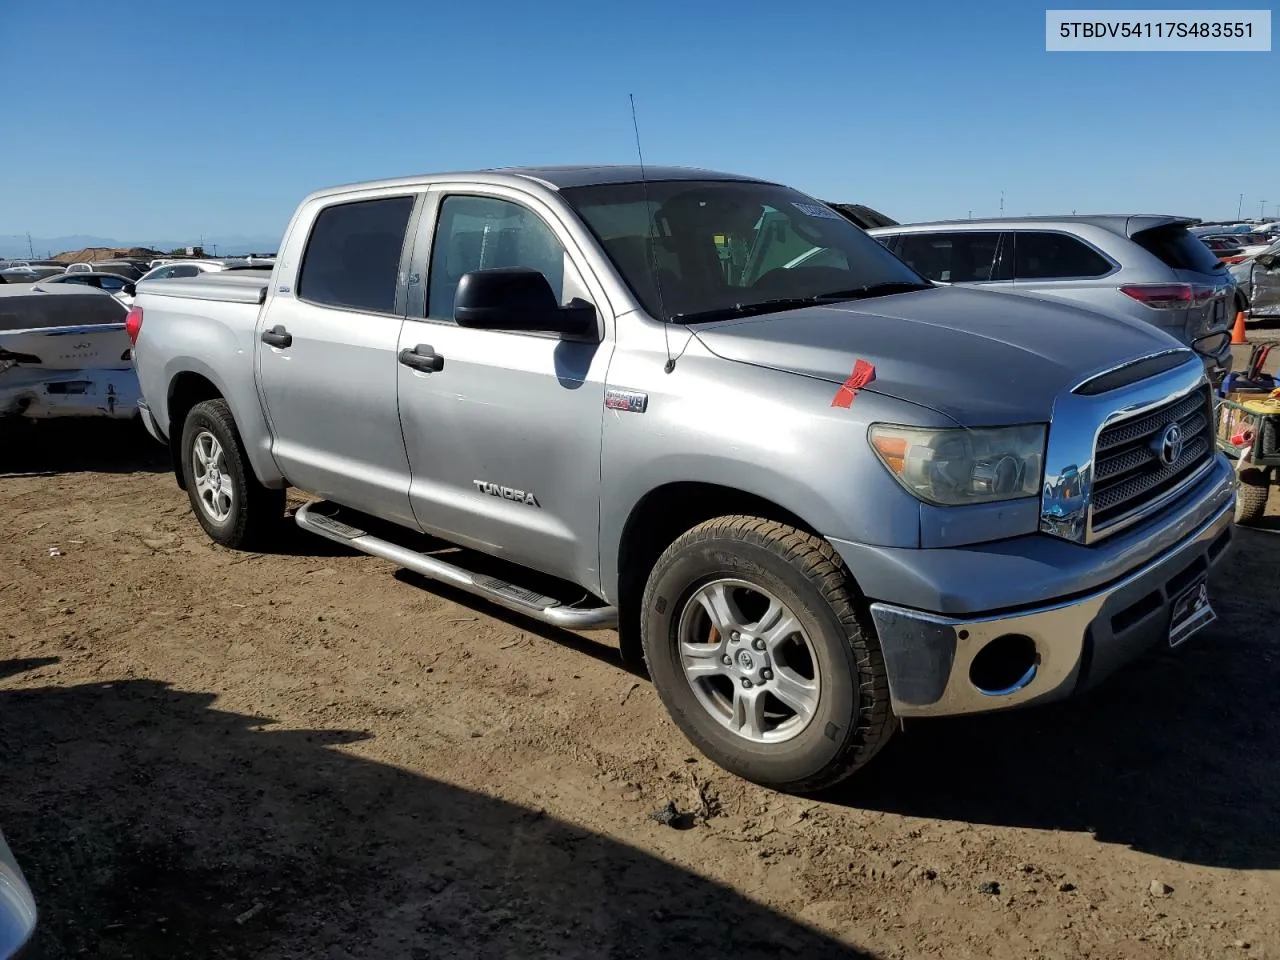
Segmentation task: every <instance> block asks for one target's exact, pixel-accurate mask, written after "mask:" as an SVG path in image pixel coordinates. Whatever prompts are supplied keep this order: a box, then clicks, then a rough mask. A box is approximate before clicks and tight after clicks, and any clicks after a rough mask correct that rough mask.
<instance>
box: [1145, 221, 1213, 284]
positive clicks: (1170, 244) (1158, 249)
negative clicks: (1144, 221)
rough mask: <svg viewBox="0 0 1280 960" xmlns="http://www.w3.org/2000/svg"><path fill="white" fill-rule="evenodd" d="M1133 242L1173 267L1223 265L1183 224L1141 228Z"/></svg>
mask: <svg viewBox="0 0 1280 960" xmlns="http://www.w3.org/2000/svg"><path fill="white" fill-rule="evenodd" d="M1133 242H1134V243H1136V244H1137V245H1138V246H1140V247H1142V249H1143V250H1146V251H1147V253H1150V254H1151V255H1152V256H1155V257H1157V258H1159V260H1160V262H1161V263H1163V264H1164V265H1165V266H1167V267H1172V268H1173V269H1174V270H1194V271H1196V272H1197V273H1217V272H1218V271H1220V270H1221V269H1222V267H1221V266H1219V264H1218V258H1217V256H1215V255H1214V253H1213V251H1212V250H1210V249H1209V248H1208V247H1207V246H1205V245H1204V244H1203V243H1201V242H1200V240H1199V239H1198V238H1197V237H1196V236H1195V235H1193V234H1192V233H1191V232H1190V231H1189V230H1188V229H1187V228H1186V227H1179V226H1173V227H1155V228H1154V229H1151V230H1140V231H1138V232H1137V233H1135V234H1134V235H1133Z"/></svg>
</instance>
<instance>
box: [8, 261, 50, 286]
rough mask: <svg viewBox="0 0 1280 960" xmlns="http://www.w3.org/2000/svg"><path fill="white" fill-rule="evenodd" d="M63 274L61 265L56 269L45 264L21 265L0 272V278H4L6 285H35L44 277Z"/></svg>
mask: <svg viewBox="0 0 1280 960" xmlns="http://www.w3.org/2000/svg"><path fill="white" fill-rule="evenodd" d="M65 272H66V267H65V266H64V265H62V264H59V265H58V266H56V267H54V266H48V265H46V264H23V265H21V266H14V267H6V268H5V269H4V270H0V276H3V277H4V279H5V282H6V283H35V282H36V281H37V280H43V279H44V278H45V277H57V276H60V275H61V274H63V273H65Z"/></svg>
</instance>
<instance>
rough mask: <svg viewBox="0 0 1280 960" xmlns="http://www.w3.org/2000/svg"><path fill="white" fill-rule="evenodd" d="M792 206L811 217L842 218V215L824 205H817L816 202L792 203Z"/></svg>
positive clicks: (824, 218) (823, 218)
mask: <svg viewBox="0 0 1280 960" xmlns="http://www.w3.org/2000/svg"><path fill="white" fill-rule="evenodd" d="M791 205H792V206H793V207H795V208H796V209H797V210H799V211H800V212H801V213H803V214H807V215H808V216H811V217H818V218H820V219H822V220H843V219H844V217H842V216H840V214H838V213H836V212H835V211H834V210H828V209H827V208H826V207H823V206H819V205H818V204H816V203H792V204H791Z"/></svg>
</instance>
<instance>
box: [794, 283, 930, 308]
mask: <svg viewBox="0 0 1280 960" xmlns="http://www.w3.org/2000/svg"><path fill="white" fill-rule="evenodd" d="M932 287H933V284H932V283H916V282H915V281H912V280H893V281H889V282H886V283H869V284H867V285H866V286H865V287H852V288H850V289H848V290H836V291H833V292H832V293H824V294H822V295H821V296H820V297H817V298H816V300H817V301H818V302H819V303H834V302H838V301H840V300H866V299H868V298H869V297H887V296H889V294H891V293H911V292H912V291H913V290H929V289H931V288H932Z"/></svg>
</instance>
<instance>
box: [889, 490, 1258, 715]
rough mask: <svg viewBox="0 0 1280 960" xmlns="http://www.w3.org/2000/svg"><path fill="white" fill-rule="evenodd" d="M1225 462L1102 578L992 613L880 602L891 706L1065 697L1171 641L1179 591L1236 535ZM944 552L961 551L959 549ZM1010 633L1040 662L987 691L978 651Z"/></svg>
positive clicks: (959, 706) (936, 707) (1015, 592)
mask: <svg viewBox="0 0 1280 960" xmlns="http://www.w3.org/2000/svg"><path fill="white" fill-rule="evenodd" d="M1219 468H1220V469H1215V472H1214V477H1213V478H1212V479H1211V480H1210V481H1209V482H1208V483H1209V484H1211V485H1210V486H1208V487H1206V485H1200V486H1198V487H1197V490H1196V494H1197V495H1196V496H1194V497H1191V498H1190V500H1191V502H1189V503H1186V502H1184V503H1183V504H1182V505H1181V506H1179V507H1174V508H1171V509H1170V510H1169V511H1168V513H1167V514H1166V516H1165V517H1164V518H1162V520H1163V524H1162V527H1161V529H1160V530H1158V531H1142V535H1143V536H1144V538H1146V539H1147V542H1148V543H1149V544H1150V543H1152V542H1157V543H1160V544H1161V548H1160V550H1159V552H1158V553H1154V554H1153V555H1150V556H1148V557H1147V558H1146V559H1145V560H1143V561H1142V562H1140V563H1138V564H1135V565H1133V566H1130V567H1129V568H1128V569H1127V570H1126V571H1125V572H1124V573H1123V574H1121V575H1120V576H1119V577H1117V578H1115V579H1113V580H1112V581H1111V582H1109V583H1107V584H1105V585H1100V586H1096V587H1093V588H1090V589H1087V590H1084V591H1080V590H1078V589H1077V590H1072V589H1070V586H1068V587H1067V588H1066V589H1063V590H1061V591H1060V592H1058V593H1057V594H1056V595H1055V594H1054V593H1048V594H1045V595H1043V596H1044V597H1045V599H1041V600H1039V601H1038V602H1035V603H1030V604H1028V603H1025V602H1024V603H1022V604H1019V605H1017V606H1014V604H1013V603H1008V604H999V605H993V606H992V607H989V608H988V609H989V610H990V609H998V608H999V607H1003V608H1004V611H1005V612H992V613H964V614H953V615H946V614H940V613H932V612H927V611H924V610H921V609H918V608H912V607H907V606H902V605H899V604H894V603H888V602H873V603H872V604H871V616H872V619H873V621H874V623H875V626H876V631H877V634H878V636H879V639H880V645H881V648H882V649H883V651H884V657H885V664H886V668H887V671H888V680H889V691H890V695H891V699H892V703H893V709H894V712H895V713H896V714H897V715H898V716H900V717H921V716H953V715H959V714H967V713H985V712H990V711H993V710H1002V709H1007V708H1010V707H1017V706H1024V705H1027V704H1030V703H1046V702H1050V701H1053V700H1060V699H1063V698H1065V697H1068V696H1070V695H1071V694H1073V693H1076V692H1079V691H1081V690H1083V689H1086V688H1088V687H1091V686H1093V685H1094V684H1096V683H1098V682H1100V681H1101V680H1102V679H1104V678H1105V677H1107V676H1108V675H1110V674H1111V673H1112V672H1114V671H1115V670H1116V669H1117V668H1118V667H1120V666H1122V665H1123V664H1125V663H1127V662H1128V661H1130V660H1132V659H1134V658H1136V657H1137V656H1139V655H1140V654H1141V653H1142V652H1143V651H1145V650H1147V649H1149V648H1150V647H1152V646H1154V645H1155V644H1157V643H1160V642H1161V641H1162V640H1167V638H1168V636H1169V627H1170V621H1171V618H1172V613H1173V604H1174V601H1175V599H1176V598H1177V597H1178V596H1179V595H1180V594H1181V593H1182V591H1184V590H1185V589H1187V588H1188V587H1189V586H1191V585H1192V584H1194V583H1196V581H1197V580H1198V578H1199V577H1200V576H1201V575H1203V574H1205V573H1207V572H1208V571H1209V569H1210V568H1211V567H1212V566H1213V565H1214V564H1216V563H1217V562H1218V561H1219V560H1220V559H1221V558H1222V556H1223V555H1224V553H1225V552H1226V549H1227V547H1228V546H1229V544H1230V541H1231V537H1232V527H1231V521H1232V515H1233V509H1234V504H1235V500H1234V490H1233V488H1232V487H1231V486H1230V480H1229V471H1227V472H1226V477H1225V478H1224V477H1222V476H1219V474H1222V473H1223V472H1224V469H1225V468H1223V466H1222V465H1219ZM1206 506H1211V507H1212V512H1207V511H1206V509H1205V508H1206ZM1206 514H1207V515H1206ZM1188 520H1194V521H1195V523H1194V526H1189V525H1188ZM1170 530H1176V531H1179V532H1180V534H1181V535H1180V536H1179V537H1178V539H1177V540H1176V542H1173V543H1168V531H1170ZM1162 534H1163V535H1164V536H1162ZM1076 549H1079V550H1092V551H1096V552H1097V553H1098V554H1099V560H1101V559H1102V557H1101V554H1104V553H1105V552H1106V550H1105V548H1103V549H1101V550H1099V549H1098V548H1088V547H1078V548H1076ZM916 552H917V553H921V554H925V553H931V554H936V553H937V551H916ZM946 552H947V553H955V554H956V556H955V557H954V559H956V560H960V559H962V554H961V552H960V551H946ZM932 559H935V560H936V559H938V558H937V557H934V558H932ZM970 559H972V558H970ZM1004 559H1008V558H1007V557H1006V558H1004ZM1111 559H1112V560H1114V559H1115V558H1114V557H1113V558H1111ZM955 573H956V575H957V576H959V575H960V574H961V573H962V571H961V570H960V569H959V568H957V569H956V570H955ZM968 573H969V574H970V575H972V574H973V571H972V570H969V571H968ZM1059 576H1060V577H1062V583H1063V584H1072V583H1074V584H1079V582H1080V581H1079V579H1078V578H1077V577H1075V576H1074V572H1073V571H1067V570H1063V571H1059ZM1042 585H1043V584H1042ZM986 587H987V589H986V590H985V591H983V592H984V593H986V594H987V595H988V597H990V596H991V595H992V594H998V593H1004V595H1006V596H1008V597H1010V598H1013V597H1015V596H1019V590H1020V587H1021V585H1019V584H1017V583H1010V582H1009V581H1005V582H1004V583H1003V584H991V583H988V584H986ZM993 588H994V589H993ZM1023 598H1025V594H1023V595H1022V596H1021V597H1020V599H1023ZM1010 608H1012V609H1010ZM1008 636H1014V637H1018V638H1028V639H1029V640H1030V642H1031V643H1033V644H1034V661H1033V669H1030V670H1028V671H1027V672H1026V674H1025V675H1022V676H1021V679H1020V680H1019V681H1018V682H1017V683H1015V684H1012V685H1009V686H1008V687H1006V688H1003V689H1000V690H998V691H992V690H986V691H985V692H984V690H981V689H979V688H978V686H977V685H976V684H975V683H974V682H973V680H972V678H971V672H972V668H973V666H974V661H975V658H977V656H978V654H979V653H980V652H981V651H983V650H984V649H985V648H987V646H988V645H989V644H990V643H991V642H992V641H993V640H996V639H997V638H1003V637H1008ZM1019 642H1021V643H1024V644H1025V643H1026V640H1020V641H1019Z"/></svg>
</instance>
